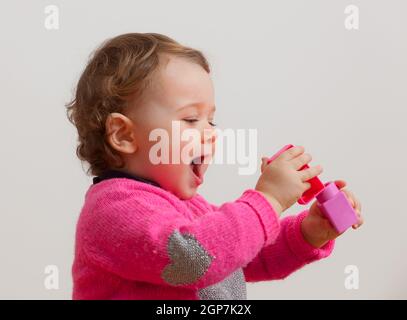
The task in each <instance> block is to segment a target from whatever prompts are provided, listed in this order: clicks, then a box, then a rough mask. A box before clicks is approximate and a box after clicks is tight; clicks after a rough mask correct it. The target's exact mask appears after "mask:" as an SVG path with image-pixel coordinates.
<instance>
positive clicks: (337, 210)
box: [316, 182, 358, 233]
mask: <svg viewBox="0 0 407 320" xmlns="http://www.w3.org/2000/svg"><path fill="white" fill-rule="evenodd" d="M316 198H317V206H318V208H319V209H320V210H321V212H322V213H323V214H324V215H325V216H326V217H327V218H328V219H329V221H330V222H331V224H332V225H333V226H334V228H335V229H336V230H337V231H338V232H339V233H342V232H344V231H345V230H346V229H348V228H349V227H350V226H352V225H353V224H355V223H357V221H358V219H357V215H356V213H355V211H354V210H353V208H352V206H351V204H350V203H349V201H348V199H347V198H346V196H345V194H344V193H343V192H341V191H340V190H339V189H338V187H337V186H336V185H335V183H334V182H328V183H326V184H325V188H324V189H323V190H322V191H320V192H319V193H318V194H317V195H316Z"/></svg>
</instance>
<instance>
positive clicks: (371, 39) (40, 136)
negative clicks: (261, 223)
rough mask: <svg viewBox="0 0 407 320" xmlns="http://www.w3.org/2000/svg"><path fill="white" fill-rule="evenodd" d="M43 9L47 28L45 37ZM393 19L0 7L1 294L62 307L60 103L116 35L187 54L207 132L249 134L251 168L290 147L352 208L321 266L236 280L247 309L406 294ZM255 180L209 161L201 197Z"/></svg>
mask: <svg viewBox="0 0 407 320" xmlns="http://www.w3.org/2000/svg"><path fill="white" fill-rule="evenodd" d="M49 4H54V5H57V6H58V8H59V11H60V12H59V13H60V28H59V30H47V29H45V27H44V19H45V17H46V15H45V14H44V8H45V6H46V5H49ZM349 4H355V5H357V6H358V7H359V10H360V29H359V30H357V31H356V30H353V31H349V30H346V29H345V27H344V20H345V14H344V9H345V7H346V6H347V5H349ZM406 9H407V3H406V1H403V0H399V1H396V0H388V1H372V0H365V1H362V0H359V1H356V0H355V1H352V2H351V1H342V0H337V1H323V0H318V1H316V0H313V1H288V0H286V1H204V2H203V1H200V2H198V1H176V0H172V1H134V0H131V1H130V0H129V1H103V2H102V1H96V0H92V1H90V0H89V1H79V0H70V1H62V0H59V1H58V0H54V1H40V0H38V1H21V0H14V1H10V0H8V1H2V2H1V4H0V35H1V40H0V43H1V59H0V70H1V72H0V84H1V104H2V106H1V113H2V115H1V119H2V121H1V126H0V136H1V139H2V148H1V162H0V163H1V170H2V172H1V183H0V188H1V189H0V191H1V193H0V194H1V201H0V212H1V223H0V248H1V249H0V250H1V251H0V252H1V258H0V259H1V269H0V270H1V272H0V298H3V299H10V298H23V299H31V298H36V299H69V298H70V297H71V290H72V281H71V273H70V271H71V264H72V259H73V245H74V232H75V223H76V220H77V217H78V214H79V210H80V208H81V206H82V204H83V198H84V194H85V192H86V190H87V188H88V186H89V185H90V183H91V178H90V177H87V176H86V175H85V174H84V171H83V170H82V167H81V165H80V163H79V161H78V160H77V159H76V157H75V152H74V148H75V143H76V142H75V139H76V134H75V130H74V128H73V127H72V126H71V125H70V124H69V123H68V121H67V119H66V117H65V110H64V103H66V102H67V101H68V100H69V99H70V98H71V94H72V91H73V88H74V85H75V83H76V81H77V79H78V77H79V75H80V73H81V70H82V69H83V67H84V65H85V62H86V59H87V57H88V55H89V53H90V52H91V51H92V50H93V49H94V48H95V47H96V46H97V45H98V44H99V43H100V42H101V41H103V40H105V39H106V38H108V37H112V36H115V35H118V34H121V33H125V32H159V33H164V34H167V35H169V36H171V37H173V38H175V39H176V40H178V41H180V42H182V43H184V44H187V45H190V46H192V47H195V48H197V49H201V50H202V51H203V52H204V53H205V54H206V55H207V56H208V58H209V60H210V62H211V65H212V68H213V80H214V83H215V88H216V102H217V107H218V111H217V119H216V120H217V123H218V124H219V126H220V127H221V128H241V129H250V128H255V129H258V134H259V144H258V150H259V158H260V156H261V155H271V154H272V153H274V152H275V151H277V150H278V149H279V148H280V147H281V146H282V145H284V144H287V143H293V144H302V145H304V146H305V147H306V148H307V149H308V151H309V152H311V153H312V155H313V156H314V159H315V163H320V164H322V165H323V166H324V169H325V171H324V173H323V174H322V176H321V178H322V179H324V180H331V179H337V178H341V179H345V180H346V181H347V182H348V184H349V188H350V189H351V190H353V191H354V192H355V194H357V195H358V197H359V198H360V199H361V201H362V204H363V213H364V215H365V217H366V223H365V225H364V226H363V227H362V228H361V229H360V230H359V231H357V232H355V231H353V230H349V231H348V232H346V234H345V235H344V236H342V237H341V238H340V239H339V240H338V241H337V245H336V249H335V251H334V253H333V255H332V256H331V257H330V258H328V259H326V260H324V261H320V262H318V263H316V264H313V265H309V266H307V267H306V268H304V269H302V270H300V271H298V272H297V273H295V274H293V275H292V276H290V277H289V278H287V279H286V280H284V281H274V282H264V283H257V284H250V285H249V286H248V297H249V298H253V299H280V298H294V299H297V298H310V299H313V298H334V299H343V298H349V299H365V298H384V299H388V298H404V299H405V298H407V276H406V270H407V257H406V249H407V243H406V236H405V235H406V231H405V230H406V225H407V211H406V207H405V201H406V195H407V187H406V180H407V174H406V172H407V171H406V163H407V151H406V147H407V146H406V138H407V130H406V128H405V122H406V119H407V111H406V110H407V109H406V108H407V105H406V102H407V90H406V81H407V76H406V75H407V63H406V57H407V45H406V39H407V32H406V31H407V20H406ZM258 174H259V172H258V173H257V174H256V175H252V176H239V175H238V174H237V166H230V165H214V166H213V167H211V168H210V169H209V171H208V174H207V178H206V183H205V185H204V186H202V187H201V189H200V192H201V193H202V194H203V195H204V196H205V197H207V199H208V200H210V201H212V202H214V203H217V204H220V203H222V202H225V201H230V200H233V199H234V198H236V197H238V196H239V195H240V194H241V193H242V191H243V190H244V189H246V188H252V187H254V185H255V183H256V180H257V178H258ZM299 210H301V208H300V207H299V206H296V207H295V208H292V209H291V210H290V212H289V213H295V212H298V211H299ZM47 265H56V266H58V268H59V271H60V274H59V275H60V282H59V285H60V289H59V290H46V289H45V287H44V279H45V277H46V275H45V274H44V268H45V266H47ZM347 265H356V266H357V267H358V268H359V272H360V287H359V289H358V290H347V289H346V288H345V287H344V280H345V276H346V274H345V273H344V269H345V267H346V266H347Z"/></svg>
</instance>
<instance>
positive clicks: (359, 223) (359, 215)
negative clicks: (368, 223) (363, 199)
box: [352, 211, 365, 229]
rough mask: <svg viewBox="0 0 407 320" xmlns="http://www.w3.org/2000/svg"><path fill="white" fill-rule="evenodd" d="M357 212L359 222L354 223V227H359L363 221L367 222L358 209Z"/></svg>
mask: <svg viewBox="0 0 407 320" xmlns="http://www.w3.org/2000/svg"><path fill="white" fill-rule="evenodd" d="M356 214H357V215H358V222H357V223H355V224H354V225H352V228H353V229H357V228H359V227H360V226H361V225H363V223H364V222H365V220H364V218H363V217H362V215H361V214H360V212H358V211H356Z"/></svg>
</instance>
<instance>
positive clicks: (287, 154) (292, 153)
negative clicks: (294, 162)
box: [278, 146, 304, 161]
mask: <svg viewBox="0 0 407 320" xmlns="http://www.w3.org/2000/svg"><path fill="white" fill-rule="evenodd" d="M303 153H304V147H302V146H295V147H292V148H290V149H288V150H286V151H284V152H283V153H282V154H280V155H279V156H278V158H280V159H284V160H288V161H289V160H291V159H294V158H296V157H298V156H299V155H301V154H303Z"/></svg>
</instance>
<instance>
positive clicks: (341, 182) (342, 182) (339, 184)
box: [335, 180, 346, 190]
mask: <svg viewBox="0 0 407 320" xmlns="http://www.w3.org/2000/svg"><path fill="white" fill-rule="evenodd" d="M335 184H336V186H337V187H338V189H339V190H340V189H342V188H344V187H345V186H346V181H345V180H335Z"/></svg>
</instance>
